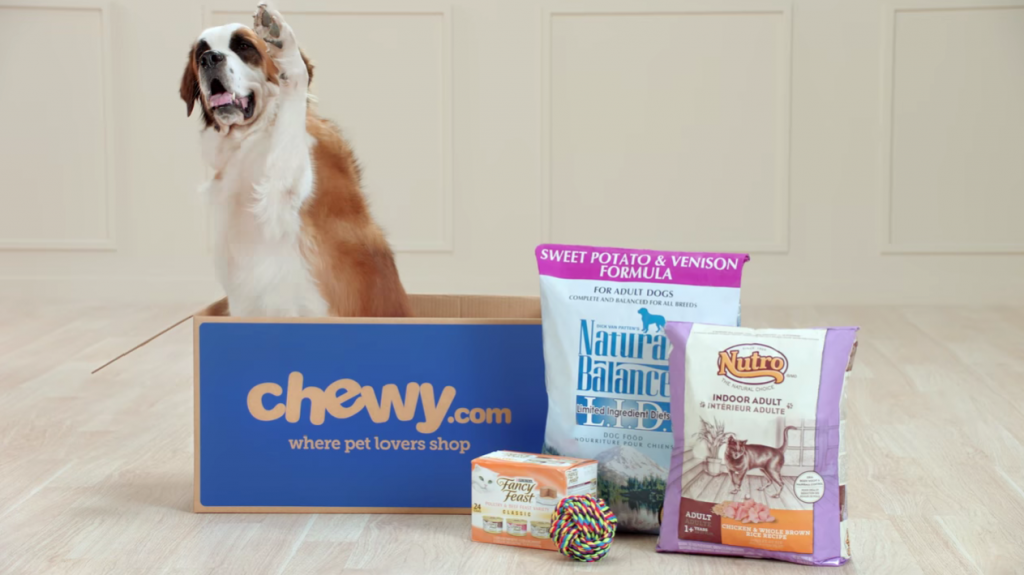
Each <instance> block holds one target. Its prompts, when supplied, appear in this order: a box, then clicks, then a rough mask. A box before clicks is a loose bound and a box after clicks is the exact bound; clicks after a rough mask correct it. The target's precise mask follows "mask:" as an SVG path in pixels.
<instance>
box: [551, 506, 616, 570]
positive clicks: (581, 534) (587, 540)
mask: <svg viewBox="0 0 1024 575" xmlns="http://www.w3.org/2000/svg"><path fill="white" fill-rule="evenodd" d="M617 524H618V519H616V518H615V514H614V513H612V511H611V509H608V505H607V504H606V503H605V502H604V500H603V499H598V498H596V497H594V496H593V495H571V496H569V497H566V498H565V499H562V500H561V501H559V502H558V505H556V506H555V514H554V516H553V517H552V519H551V539H552V540H554V542H555V544H556V545H558V550H559V551H560V552H561V553H562V555H565V556H566V557H572V558H573V559H575V560H577V561H587V562H591V561H597V560H599V559H601V558H602V557H604V556H605V555H607V554H608V550H609V549H610V548H611V546H612V537H615V526H616V525H617Z"/></svg>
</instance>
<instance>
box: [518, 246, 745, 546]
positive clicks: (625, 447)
mask: <svg viewBox="0 0 1024 575" xmlns="http://www.w3.org/2000/svg"><path fill="white" fill-rule="evenodd" d="M536 254H537V265H538V267H539V268H540V294H541V315H542V318H543V320H542V321H543V328H542V330H543V336H544V363H545V373H546V384H547V391H548V419H547V426H546V428H545V433H544V440H545V441H544V451H545V453H549V454H553V455H563V456H567V457H581V458H585V459H596V460H597V461H598V463H599V466H598V493H599V495H600V496H601V497H602V498H604V500H605V501H607V502H608V505H609V506H610V507H611V509H612V511H614V512H615V514H616V516H617V517H618V520H619V530H620V531H635V532H646V533H657V532H658V523H659V518H660V513H661V506H662V501H663V498H664V494H665V480H666V479H667V477H668V466H669V460H670V458H671V453H672V430H673V429H674V428H675V426H676V422H675V420H674V418H673V416H672V414H671V413H670V409H669V390H670V386H669V373H668V353H669V342H668V339H667V338H666V336H665V325H666V323H667V322H669V321H680V320H687V321H700V322H705V323H717V324H723V325H738V324H739V320H740V278H741V276H742V274H743V265H744V264H745V263H746V262H747V260H748V259H749V257H748V256H747V255H745V254H705V253H682V252H661V251H652V250H631V249H617V248H597V247H586V246H566V245H541V246H538V247H537V251H536Z"/></svg>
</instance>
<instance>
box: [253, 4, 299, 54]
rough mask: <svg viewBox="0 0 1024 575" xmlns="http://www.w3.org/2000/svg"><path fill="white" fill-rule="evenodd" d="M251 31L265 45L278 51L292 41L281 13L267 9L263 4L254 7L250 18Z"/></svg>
mask: <svg viewBox="0 0 1024 575" xmlns="http://www.w3.org/2000/svg"><path fill="white" fill-rule="evenodd" d="M252 29H253V31H254V32H256V34H257V35H258V36H259V37H260V38H262V39H263V41H264V42H266V43H267V45H269V46H273V47H275V48H277V49H278V50H283V49H285V44H288V43H289V41H290V40H292V39H293V38H292V37H291V30H290V29H289V28H288V25H287V24H285V23H284V18H282V17H281V13H280V12H278V11H277V10H273V9H271V8H269V7H268V6H267V5H266V4H265V3H264V4H260V5H259V6H257V7H256V13H255V14H253V17H252ZM291 43H292V44H294V42H291Z"/></svg>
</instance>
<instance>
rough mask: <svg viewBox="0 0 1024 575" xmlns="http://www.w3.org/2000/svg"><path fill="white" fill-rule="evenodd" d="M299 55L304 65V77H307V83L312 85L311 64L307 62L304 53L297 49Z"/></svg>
mask: <svg viewBox="0 0 1024 575" xmlns="http://www.w3.org/2000/svg"><path fill="white" fill-rule="evenodd" d="M299 55H300V56H302V63H303V64H305V65H306V75H308V76H309V83H310V84H312V83H313V64H312V62H310V61H309V58H308V57H307V56H306V53H305V52H303V51H302V48H299Z"/></svg>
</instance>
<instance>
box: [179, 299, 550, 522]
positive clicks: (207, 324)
mask: <svg viewBox="0 0 1024 575" xmlns="http://www.w3.org/2000/svg"><path fill="white" fill-rule="evenodd" d="M411 301H412V305H413V308H414V313H415V315H416V317H415V318H402V319H376V318H374V319H369V318H323V319H308V318H306V319H245V318H235V317H224V316H218V315H213V314H216V312H217V309H216V307H217V306H218V305H220V306H223V303H222V302H219V303H218V304H214V306H211V307H210V308H208V309H207V310H206V311H205V312H203V313H200V314H197V315H196V316H195V317H194V330H195V336H194V337H195V344H194V345H195V347H194V349H195V384H194V385H195V483H194V489H195V493H194V497H195V498H194V509H195V511H199V512H218V511H230V512H238V511H249V512H259V513H266V512H286V513H296V512H316V513H321V512H358V513H367V512H385V513H387V512H395V513H469V511H470V499H471V489H470V484H469V482H468V481H467V480H466V470H467V469H469V468H470V467H471V462H472V461H473V459H474V458H476V457H479V456H482V455H484V454H487V453H491V452H493V451H496V450H499V449H511V450H517V451H525V452H536V451H540V449H541V446H542V444H543V440H544V421H545V417H546V414H547V405H546V404H547V402H546V400H545V392H544V360H543V350H542V348H541V327H540V304H539V302H538V300H537V299H536V298H519V297H482V296H411Z"/></svg>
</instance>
